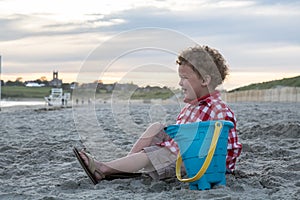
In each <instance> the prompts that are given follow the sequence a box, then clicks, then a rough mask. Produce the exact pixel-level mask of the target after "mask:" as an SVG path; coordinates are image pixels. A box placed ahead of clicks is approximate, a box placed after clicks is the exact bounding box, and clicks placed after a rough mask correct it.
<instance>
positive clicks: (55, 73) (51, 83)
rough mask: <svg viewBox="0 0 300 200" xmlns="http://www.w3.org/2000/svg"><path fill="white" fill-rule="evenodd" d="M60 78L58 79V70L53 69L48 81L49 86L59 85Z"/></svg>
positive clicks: (60, 83)
mask: <svg viewBox="0 0 300 200" xmlns="http://www.w3.org/2000/svg"><path fill="white" fill-rule="evenodd" d="M61 85H62V79H58V71H53V79H52V80H51V81H49V86H51V87H57V88H59V87H61Z"/></svg>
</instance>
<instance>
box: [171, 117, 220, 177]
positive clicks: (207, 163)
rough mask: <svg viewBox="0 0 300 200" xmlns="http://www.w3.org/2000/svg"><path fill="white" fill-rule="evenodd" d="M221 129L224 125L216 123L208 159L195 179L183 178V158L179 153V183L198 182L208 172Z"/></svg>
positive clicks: (177, 171)
mask: <svg viewBox="0 0 300 200" xmlns="http://www.w3.org/2000/svg"><path fill="white" fill-rule="evenodd" d="M221 129H222V123H221V122H216V123H215V130H214V135H213V138H212V140H211V144H210V147H209V151H208V153H207V156H206V159H205V161H204V163H203V165H202V167H201V169H200V170H199V171H198V173H197V174H196V175H195V176H194V177H192V178H187V179H183V178H181V164H182V157H181V155H180V152H178V156H177V160H176V176H177V179H178V180H179V181H181V182H193V181H196V180H198V179H200V178H201V177H202V176H203V174H204V173H205V172H206V170H207V168H208V166H209V164H210V162H211V160H212V158H213V155H214V153H215V150H216V146H217V142H218V139H219V135H220V132H221Z"/></svg>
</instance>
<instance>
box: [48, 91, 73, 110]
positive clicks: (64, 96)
mask: <svg viewBox="0 0 300 200" xmlns="http://www.w3.org/2000/svg"><path fill="white" fill-rule="evenodd" d="M70 99H71V94H70V93H63V89H62V88H52V89H51V94H50V95H49V96H48V97H45V101H46V103H47V104H48V106H66V105H67V104H68V101H69V100H70Z"/></svg>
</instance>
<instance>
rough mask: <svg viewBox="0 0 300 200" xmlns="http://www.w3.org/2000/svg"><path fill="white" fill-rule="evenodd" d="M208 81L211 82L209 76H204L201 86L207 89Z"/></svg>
mask: <svg viewBox="0 0 300 200" xmlns="http://www.w3.org/2000/svg"><path fill="white" fill-rule="evenodd" d="M210 81H211V77H210V75H204V76H203V77H202V83H201V85H202V86H205V87H207V86H208V85H209V84H210Z"/></svg>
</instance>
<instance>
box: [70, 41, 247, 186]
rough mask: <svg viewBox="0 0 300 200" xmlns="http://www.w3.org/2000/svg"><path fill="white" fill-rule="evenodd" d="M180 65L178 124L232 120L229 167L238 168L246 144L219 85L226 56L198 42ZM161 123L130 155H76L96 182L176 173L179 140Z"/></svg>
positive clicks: (156, 125) (181, 58)
mask: <svg viewBox="0 0 300 200" xmlns="http://www.w3.org/2000/svg"><path fill="white" fill-rule="evenodd" d="M176 62H177V64H178V65H179V67H178V73H179V77H180V82H179V85H180V86H181V88H182V91H183V94H184V102H185V103H186V106H185V107H184V108H183V109H182V110H181V112H180V113H179V115H178V117H177V121H176V123H177V124H182V123H192V122H198V121H207V120H230V121H232V122H233V123H234V128H232V129H231V130H230V131H229V136H228V146H227V152H228V153H227V158H226V168H227V171H228V172H229V173H230V172H232V171H233V170H234V168H235V162H236V160H237V157H238V156H239V155H240V153H241V149H242V145H241V144H240V143H239V142H238V137H237V134H236V119H235V117H234V113H233V112H232V111H231V110H230V108H228V106H227V105H226V104H225V103H224V102H223V101H222V99H221V97H220V93H219V92H218V91H217V90H216V87H217V86H218V85H220V84H221V83H222V82H223V81H224V79H225V77H226V75H227V74H228V66H227V64H226V62H225V59H224V58H223V56H222V55H221V54H220V53H219V52H218V51H217V50H215V49H212V48H210V47H208V46H196V47H192V48H188V49H186V50H184V51H183V52H182V53H181V54H180V55H179V56H178V60H177V61H176ZM163 128H164V126H163V125H162V124H160V123H155V124H152V125H151V126H150V127H149V128H148V129H147V130H146V131H145V132H144V133H143V135H142V136H141V137H140V138H139V139H138V141H137V142H136V143H135V144H134V146H133V148H132V149H131V151H130V152H129V154H128V155H127V156H126V157H123V158H120V159H117V160H113V161H110V162H105V163H104V162H99V161H96V160H94V159H93V158H92V157H91V156H90V155H89V154H87V153H86V152H84V151H81V152H78V151H77V149H76V148H74V152H75V155H76V157H77V159H78V160H79V161H80V163H81V165H82V167H83V168H84V170H85V171H86V173H87V174H88V176H89V177H90V178H91V180H92V181H93V183H94V184H97V183H98V182H99V181H100V180H101V179H104V178H105V177H106V176H110V175H113V174H119V173H123V172H137V171H139V170H141V169H144V170H145V171H146V173H147V174H149V175H150V176H151V177H152V178H154V179H164V178H167V177H172V176H175V161H176V158H177V153H178V146H177V144H176V143H175V142H174V141H173V140H172V139H170V137H169V136H168V135H167V134H166V133H164V131H163Z"/></svg>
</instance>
